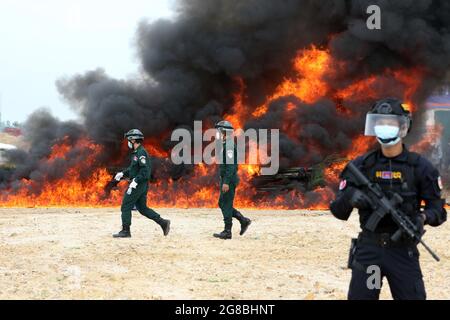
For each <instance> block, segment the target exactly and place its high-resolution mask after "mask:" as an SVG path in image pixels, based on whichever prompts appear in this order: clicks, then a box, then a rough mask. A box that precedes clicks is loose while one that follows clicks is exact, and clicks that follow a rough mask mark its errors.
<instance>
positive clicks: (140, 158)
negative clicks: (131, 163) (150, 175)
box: [139, 156, 147, 164]
mask: <svg viewBox="0 0 450 320" xmlns="http://www.w3.org/2000/svg"><path fill="white" fill-rule="evenodd" d="M139 160H140V161H141V163H142V164H146V163H147V157H146V156H141V157H139Z"/></svg>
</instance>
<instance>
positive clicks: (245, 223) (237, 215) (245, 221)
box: [233, 210, 252, 236]
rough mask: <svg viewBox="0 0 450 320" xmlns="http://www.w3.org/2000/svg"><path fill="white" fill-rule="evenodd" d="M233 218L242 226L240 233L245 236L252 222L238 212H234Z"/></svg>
mask: <svg viewBox="0 0 450 320" xmlns="http://www.w3.org/2000/svg"><path fill="white" fill-rule="evenodd" d="M233 218H236V219H237V220H238V221H239V223H240V224H241V232H240V233H239V234H240V235H241V236H242V235H244V233H245V232H246V231H247V229H248V227H249V226H250V224H251V223H252V220H250V219H249V218H246V217H244V216H243V215H242V213H240V212H239V211H237V210H234V211H233Z"/></svg>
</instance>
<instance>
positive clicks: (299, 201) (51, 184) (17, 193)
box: [0, 47, 433, 209]
mask: <svg viewBox="0 0 450 320" xmlns="http://www.w3.org/2000/svg"><path fill="white" fill-rule="evenodd" d="M335 66H339V67H342V65H341V64H340V63H339V62H337V61H334V59H333V57H332V56H331V54H330V51H329V50H328V49H321V48H317V47H311V48H307V49H304V50H300V51H299V52H298V55H297V56H296V58H295V59H294V60H293V61H292V70H293V72H292V75H291V76H289V77H285V79H284V80H283V81H282V82H281V83H279V84H278V85H277V86H275V88H276V89H275V90H274V92H272V93H270V94H267V98H266V101H265V103H264V104H262V105H261V106H259V107H258V108H256V109H252V108H250V107H249V106H247V105H246V103H245V100H246V96H245V91H246V86H245V82H244V80H243V79H242V78H236V79H235V82H236V84H237V90H236V92H235V93H234V94H233V97H234V104H233V105H232V106H231V108H230V109H229V112H228V114H227V115H225V119H227V120H229V121H230V122H231V123H232V124H233V125H234V126H235V127H236V128H242V127H244V125H245V123H246V122H247V121H248V120H249V119H255V118H260V117H262V116H264V115H265V114H266V113H267V112H268V110H269V106H270V105H271V103H272V102H273V101H274V100H276V99H279V98H281V97H286V96H292V97H296V98H298V99H299V100H300V101H302V102H304V103H307V104H311V103H314V102H316V101H318V100H319V99H321V98H324V97H327V98H329V99H331V100H333V101H336V104H337V106H336V108H337V110H338V111H339V112H343V113H344V114H345V115H346V116H349V117H351V116H352V114H351V112H350V111H348V110H346V109H345V107H342V105H340V102H339V101H346V100H348V99H350V100H352V101H368V100H369V99H376V98H377V97H379V96H380V94H383V93H384V90H385V88H386V86H387V87H389V86H390V82H389V81H393V80H394V81H396V82H397V83H399V84H400V85H402V86H403V88H404V90H403V92H404V97H403V98H404V99H405V102H407V104H408V105H409V106H410V108H411V110H412V111H414V110H415V109H416V106H414V104H413V101H414V94H415V92H416V91H417V89H418V87H419V85H420V83H421V78H422V77H421V71H420V70H395V71H392V70H386V73H385V74H384V75H371V76H369V77H367V78H365V79H359V80H357V81H355V82H354V83H350V84H348V85H346V86H344V87H340V89H331V88H330V87H329V85H328V83H327V80H326V78H329V77H332V76H333V74H334V73H335V70H333V68H334V67H335ZM392 79H393V80H392ZM285 107H286V108H285V110H284V112H285V113H284V114H285V117H286V119H288V118H289V117H291V116H292V114H293V113H292V112H293V111H295V109H296V108H299V106H297V105H296V104H294V103H287V104H286V106H285ZM285 122H286V126H285V127H283V128H280V129H281V130H282V131H283V132H285V133H286V134H287V135H289V136H291V135H290V132H295V130H297V129H298V128H294V127H291V126H290V125H289V121H285ZM292 136H295V135H293V134H292ZM432 138H433V137H430V138H429V139H432ZM372 141H373V139H371V138H368V137H364V136H360V137H357V138H356V139H355V140H354V141H353V144H352V147H351V148H350V149H349V150H347V152H345V153H344V154H341V155H340V159H341V160H339V161H337V162H334V163H332V164H330V165H329V166H328V167H326V168H324V170H323V171H324V172H323V175H324V177H325V179H326V180H327V185H330V186H332V185H335V184H337V183H338V175H339V173H340V171H341V170H342V169H343V168H344V166H345V165H346V163H347V162H348V160H350V159H353V158H355V157H356V156H357V155H360V154H362V153H364V152H366V151H367V150H368V148H369V147H370V146H371V143H372ZM426 143H427V142H423V145H425V144H426ZM145 147H146V148H147V150H148V151H149V152H150V153H151V154H152V155H153V156H155V157H159V158H168V157H169V155H170V152H168V151H166V150H164V149H163V148H161V146H160V144H159V143H158V141H156V140H152V139H148V140H146V142H145ZM310 147H311V148H312V149H314V146H310ZM423 147H424V146H422V145H418V146H417V148H418V149H421V148H423ZM73 148H78V149H80V150H84V153H83V154H84V156H83V157H80V160H79V162H77V163H74V164H73V165H72V166H71V167H70V168H69V169H68V170H67V171H66V173H65V175H64V176H63V177H52V178H50V177H44V179H45V181H44V183H43V187H42V184H41V181H39V183H37V182H35V181H33V180H26V179H24V180H22V181H21V182H20V185H19V186H18V187H17V186H14V189H12V188H11V189H9V190H6V191H5V192H3V194H2V195H1V196H0V201H1V204H2V205H3V206H7V207H35V206H41V207H50V206H52V207H53V206H55V207H59V206H61V207H66V206H76V207H97V206H118V205H119V204H120V202H121V199H122V195H123V192H124V190H125V189H126V187H127V184H126V182H122V183H121V184H120V186H119V188H118V189H117V190H113V191H112V192H111V193H110V194H108V195H105V191H104V188H105V185H106V184H107V183H108V182H110V180H111V179H112V175H111V173H109V172H108V171H107V170H106V168H103V167H100V166H99V164H98V163H96V159H97V156H98V155H99V154H100V153H102V152H103V151H104V150H102V148H101V146H99V145H96V144H95V143H93V142H92V141H89V140H87V139H81V140H80V141H78V142H77V143H76V145H75V146H73V145H71V144H70V143H69V142H68V141H67V140H63V141H61V142H59V143H57V144H55V145H54V146H53V148H52V152H51V155H50V156H49V157H48V158H47V159H45V160H43V163H42V165H46V166H52V164H55V163H56V162H58V161H63V162H64V161H68V159H66V155H67V154H68V153H70V152H71V150H72V149H73ZM123 153H125V149H124V150H123ZM71 161H72V162H73V159H72V158H71ZM86 172H90V175H89V176H88V177H86ZM259 172H260V167H259V166H257V165H242V166H240V180H241V184H240V186H239V189H238V192H237V196H236V206H238V207H244V208H255V207H257V208H273V209H292V208H309V209H326V208H327V207H328V203H329V201H330V200H331V199H332V198H333V196H334V193H333V191H332V190H331V188H330V187H324V186H320V187H317V189H316V190H314V193H313V195H311V194H310V197H309V198H308V197H305V195H304V194H303V193H301V192H299V191H296V190H292V191H289V192H285V193H282V194H277V195H264V196H262V195H260V194H258V193H257V192H256V190H255V189H254V188H253V186H252V185H251V183H250V180H251V179H252V178H253V177H254V176H255V175H258V174H259ZM216 174H217V173H216V168H215V167H212V166H207V165H204V164H201V165H197V166H195V169H194V171H193V172H192V173H191V174H189V175H186V176H183V177H181V178H180V179H178V180H177V181H173V180H170V179H169V180H164V181H162V180H161V181H157V182H156V183H153V184H151V188H150V193H149V198H148V202H149V205H151V206H154V207H216V206H217V199H218V195H219V190H218V182H217V178H216ZM311 198H312V199H313V200H311ZM255 199H257V201H255Z"/></svg>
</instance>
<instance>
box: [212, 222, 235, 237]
mask: <svg viewBox="0 0 450 320" xmlns="http://www.w3.org/2000/svg"><path fill="white" fill-rule="evenodd" d="M213 236H214V237H215V238H219V239H222V240H229V239H231V238H232V233H231V225H227V224H226V225H225V230H223V231H222V232H221V233H214V234H213Z"/></svg>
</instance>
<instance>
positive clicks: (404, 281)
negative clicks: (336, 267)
mask: <svg viewBox="0 0 450 320" xmlns="http://www.w3.org/2000/svg"><path fill="white" fill-rule="evenodd" d="M370 266H377V267H378V268H379V270H380V271H381V274H380V276H381V279H383V278H386V279H387V281H388V284H389V288H390V290H391V294H392V297H393V298H394V299H395V300H425V299H426V293H425V286H424V282H423V278H422V271H421V269H420V263H419V251H418V249H417V246H416V245H413V244H411V245H404V246H389V245H388V246H383V245H379V244H373V243H364V241H363V240H361V239H358V242H357V244H356V249H355V252H354V257H353V263H352V266H351V268H352V279H351V281H350V288H349V292H348V299H349V300H378V299H379V296H380V291H381V287H379V288H374V289H371V287H372V286H370V285H369V284H368V282H371V280H372V279H373V278H370V277H371V276H373V274H374V273H373V269H369V270H368V268H369V267H370ZM380 282H381V281H380ZM381 283H382V282H381Z"/></svg>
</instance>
